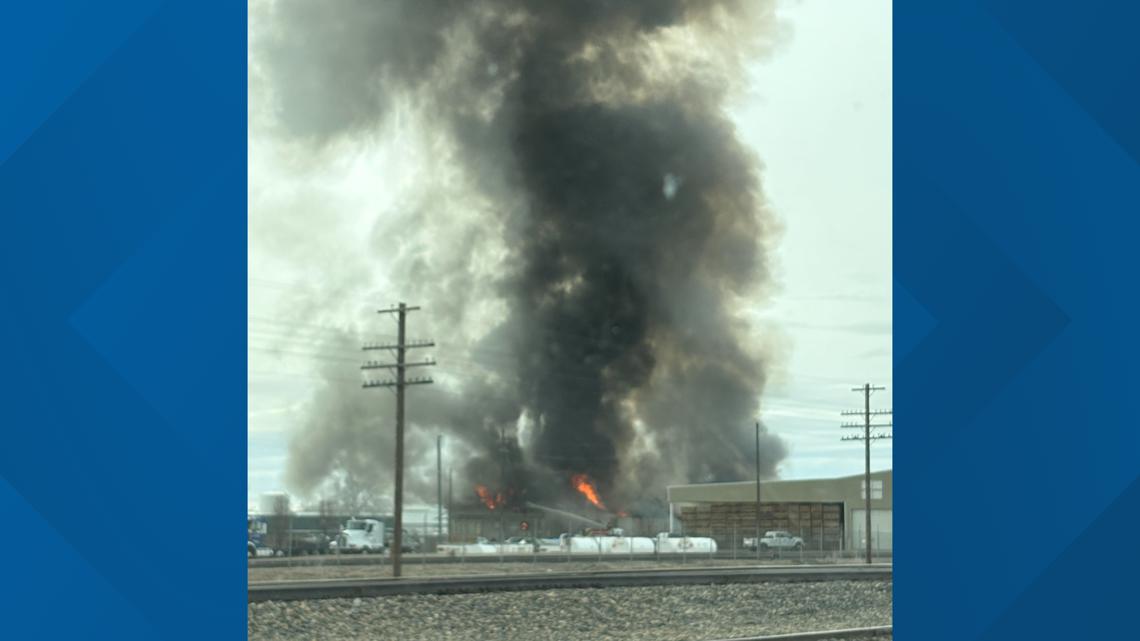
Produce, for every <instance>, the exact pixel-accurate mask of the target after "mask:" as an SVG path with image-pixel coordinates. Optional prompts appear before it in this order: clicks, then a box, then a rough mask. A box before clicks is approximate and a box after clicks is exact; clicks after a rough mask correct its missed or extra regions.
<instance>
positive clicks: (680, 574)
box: [248, 564, 891, 603]
mask: <svg viewBox="0 0 1140 641" xmlns="http://www.w3.org/2000/svg"><path fill="white" fill-rule="evenodd" d="M890 578H891V565H890V564H873V565H866V564H859V565H822V566H821V565H814V566H809V565H800V566H746V567H729V568H692V569H688V568H683V569H669V570H615V571H607V572H557V573H545V574H516V575H483V576H462V577H434V578H414V579H390V578H375V579H325V580H309V581H264V582H255V583H250V584H249V588H248V593H249V602H250V603H256V602H260V601H300V600H310V599H344V598H355V597H377V596H391V595H397V594H463V593H471V592H503V591H514V590H549V589H561V588H616V587H638V586H652V585H714V584H726V583H764V582H780V581H783V582H787V581H841V580H848V581H851V580H855V581H857V580H879V581H883V580H890Z"/></svg>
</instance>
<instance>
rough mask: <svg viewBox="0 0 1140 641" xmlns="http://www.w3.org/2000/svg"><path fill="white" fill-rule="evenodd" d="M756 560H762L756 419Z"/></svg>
mask: <svg viewBox="0 0 1140 641" xmlns="http://www.w3.org/2000/svg"><path fill="white" fill-rule="evenodd" d="M753 543H755V544H756V560H757V561H759V560H760V421H756V540H755V541H754V542H753Z"/></svg>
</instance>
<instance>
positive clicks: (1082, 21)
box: [894, 0, 1140, 641]
mask: <svg viewBox="0 0 1140 641" xmlns="http://www.w3.org/2000/svg"><path fill="white" fill-rule="evenodd" d="M1137 24H1140V4H1137V3H1135V2H1128V1H1124V0H1120V1H1109V0H1096V1H1094V2H1087V3H1071V2H1056V1H1047V2H1013V1H1001V0H993V1H984V0H983V1H966V2H954V3H948V2H941V3H939V2H916V1H911V2H899V3H896V8H895V25H894V27H895V30H894V31H895V40H894V42H895V52H894V60H895V75H894V78H895V112H894V113H895V133H894V140H895V177H894V185H895V237H894V242H895V247H894V251H895V259H896V260H895V285H896V286H895V311H896V316H897V319H896V320H897V322H896V325H895V327H896V332H897V333H896V339H897V340H896V347H897V349H896V359H897V362H896V370H897V371H896V376H895V381H896V384H897V388H898V389H897V390H896V394H895V399H896V405H895V410H896V413H897V415H898V416H897V419H898V425H899V429H898V430H896V435H895V466H896V472H897V474H896V477H895V478H896V480H897V484H896V487H895V497H896V501H897V506H896V510H895V515H896V525H895V527H896V529H897V530H898V532H897V533H896V536H895V542H896V544H895V545H896V550H895V565H896V568H895V626H896V633H897V635H898V636H897V638H899V639H906V640H909V639H924V640H929V641H937V640H941V639H946V640H950V639H953V640H955V641H962V640H963V639H993V640H997V639H1097V638H1135V635H1136V632H1135V630H1136V624H1135V611H1134V607H1131V606H1132V602H1134V601H1135V595H1136V589H1135V587H1134V586H1135V577H1136V576H1140V546H1138V545H1137V543H1136V536H1135V535H1136V532H1138V531H1140V480H1138V477H1140V429H1138V428H1137V414H1136V412H1137V410H1136V407H1135V406H1134V403H1132V402H1131V401H1132V399H1133V398H1134V396H1135V394H1136V390H1137V383H1138V382H1140V381H1138V379H1140V375H1138V371H1140V370H1138V368H1137V363H1138V362H1140V359H1138V356H1140V349H1138V348H1140V333H1138V332H1137V330H1136V325H1137V309H1138V306H1137V291H1138V290H1140V287H1138V286H1137V280H1138V277H1137V272H1138V270H1137V266H1136V255H1137V249H1136V242H1137V241H1136V239H1137V238H1138V237H1140V220H1138V218H1137V214H1140V164H1138V161H1140V40H1138V39H1137V38H1136V37H1135V29H1136V25H1137Z"/></svg>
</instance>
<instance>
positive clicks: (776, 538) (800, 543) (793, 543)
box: [744, 530, 804, 552]
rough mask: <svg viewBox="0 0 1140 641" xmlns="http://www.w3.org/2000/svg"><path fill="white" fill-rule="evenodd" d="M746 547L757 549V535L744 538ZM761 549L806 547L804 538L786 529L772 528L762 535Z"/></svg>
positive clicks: (796, 548)
mask: <svg viewBox="0 0 1140 641" xmlns="http://www.w3.org/2000/svg"><path fill="white" fill-rule="evenodd" d="M744 547H745V548H747V549H749V550H752V551H753V552H755V551H756V537H751V538H746V539H744ZM760 549H761V550H802V549H804V540H803V539H801V538H800V537H798V536H793V535H792V533H791V532H787V531H784V530H772V531H771V532H765V533H764V536H762V537H760Z"/></svg>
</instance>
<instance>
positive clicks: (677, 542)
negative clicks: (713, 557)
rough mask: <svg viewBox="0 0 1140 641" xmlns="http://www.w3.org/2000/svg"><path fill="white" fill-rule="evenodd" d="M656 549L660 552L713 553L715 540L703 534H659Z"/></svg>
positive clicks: (714, 551)
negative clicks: (670, 535)
mask: <svg viewBox="0 0 1140 641" xmlns="http://www.w3.org/2000/svg"><path fill="white" fill-rule="evenodd" d="M657 551H658V552H660V553H661V554H714V553H716V540H715V539H710V538H708V537H704V536H678V537H669V536H659V537H657Z"/></svg>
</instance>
